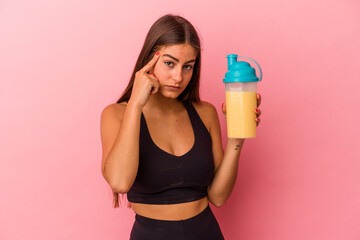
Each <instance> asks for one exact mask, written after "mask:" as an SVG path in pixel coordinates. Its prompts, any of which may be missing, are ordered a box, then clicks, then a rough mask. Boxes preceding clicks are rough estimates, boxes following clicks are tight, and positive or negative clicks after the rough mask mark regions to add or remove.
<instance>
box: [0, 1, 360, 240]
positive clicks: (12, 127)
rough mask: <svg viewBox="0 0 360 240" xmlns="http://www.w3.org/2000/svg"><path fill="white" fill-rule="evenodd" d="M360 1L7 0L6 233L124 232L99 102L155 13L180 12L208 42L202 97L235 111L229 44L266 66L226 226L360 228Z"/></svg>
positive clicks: (328, 235)
mask: <svg viewBox="0 0 360 240" xmlns="http://www.w3.org/2000/svg"><path fill="white" fill-rule="evenodd" d="M359 10H360V2H359V1H358V0H345V1H335V0H327V1H322V0H321V1H313V0H311V1H310V0H302V1H300V0H299V1H287V0H272V1H266V0H255V1H244V0H241V1H239V0H232V1H205V0H204V1H194V0H182V1H165V0H164V1H145V0H144V1H129V2H128V1H123V2H121V1H114V0H113V1H111V0H107V1H100V0H99V1H95V0H91V1H90V0H81V1H73V0H71V1H70V0H67V1H64V0H52V1H48V0H36V1H21V0H17V1H16V0H3V1H0V79H1V85H0V106H1V118H0V130H1V137H0V146H1V151H0V157H1V161H0V239H4V240H13V239H16V240H18V239H37V240H45V239H46V240H47V239H53V240H60V239H61V240H62V239H84V240H85V239H86V240H92V239H94V240H95V239H107V240H111V239H114V240H115V239H128V236H129V233H130V230H131V226H132V223H133V221H134V214H133V212H132V211H131V210H129V209H126V208H120V209H113V208H112V195H111V191H110V189H109V187H108V185H107V183H106V182H105V180H104V179H103V177H102V176H101V172H100V164H101V154H102V149H101V142H100V127H99V124H100V114H101V111H102V109H103V108H104V107H105V106H107V105H108V104H110V103H113V102H115V101H116V100H117V99H118V97H119V96H120V94H121V93H122V91H123V90H124V87H125V86H126V84H127V82H128V79H129V77H130V74H131V71H132V69H133V66H134V64H135V60H136V58H137V55H138V54H139V52H140V48H141V46H142V43H143V41H144V37H145V35H146V33H147V31H148V29H149V27H150V26H151V24H152V23H153V22H154V21H155V20H156V19H157V18H159V17H160V16H162V15H163V14H166V13H174V14H180V15H182V16H184V17H186V18H187V19H188V20H190V21H191V22H192V23H193V24H194V25H195V26H196V28H197V29H198V31H199V34H200V36H201V39H202V43H203V52H202V53H203V69H202V83H201V84H202V85H201V96H202V99H203V100H205V101H208V102H211V103H212V104H214V105H215V106H216V107H217V109H218V111H219V117H220V120H221V126H222V134H223V140H224V142H223V143H224V145H225V143H226V141H225V140H226V124H225V120H224V118H223V116H222V115H221V112H220V107H221V104H222V103H223V102H224V99H225V95H224V85H223V83H222V78H223V76H224V74H225V71H226V58H225V57H226V55H227V54H230V53H237V54H239V55H243V56H247V57H251V58H254V59H255V60H257V61H258V62H259V63H260V65H261V66H262V69H263V72H264V78H263V82H261V83H260V84H259V85H258V86H259V90H258V92H259V93H260V94H261V95H262V97H263V101H262V104H261V106H260V109H261V111H262V115H261V123H260V125H259V127H258V129H257V138H256V139H250V140H246V141H245V145H244V148H243V150H242V153H241V157H240V164H239V173H238V179H237V183H236V185H235V188H234V191H233V194H232V195H231V197H230V199H229V200H228V202H227V203H226V204H225V205H224V206H223V207H222V208H215V207H213V206H212V209H213V210H214V212H215V215H216V217H217V219H218V220H219V223H220V226H221V228H222V230H223V233H224V235H225V237H226V238H227V239H231V240H232V239H246V240H289V239H291V240H305V239H316V240H318V239H321V240H322V239H326V240H339V239H341V240H358V239H360V231H359V223H360V162H359V156H360V154H359V149H360V144H359V142H360V141H359V139H358V137H359V133H360V129H359V126H358V125H357V124H358V122H359V120H360V118H359V106H358V104H357V103H358V102H359V101H360V97H359V96H360V95H359V89H360V83H359V82H360V80H359V75H358V73H359V67H360V66H359V54H360V51H359V49H360V46H359V43H360V17H359V16H360V15H359Z"/></svg>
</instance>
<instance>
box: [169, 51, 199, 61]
mask: <svg viewBox="0 0 360 240" xmlns="http://www.w3.org/2000/svg"><path fill="white" fill-rule="evenodd" d="M163 56H166V57H169V58H172V59H174V61H176V62H180V61H179V59H177V58H176V57H173V56H171V55H170V54H166V53H165V54H163ZM191 62H195V59H193V60H190V61H187V62H185V63H191Z"/></svg>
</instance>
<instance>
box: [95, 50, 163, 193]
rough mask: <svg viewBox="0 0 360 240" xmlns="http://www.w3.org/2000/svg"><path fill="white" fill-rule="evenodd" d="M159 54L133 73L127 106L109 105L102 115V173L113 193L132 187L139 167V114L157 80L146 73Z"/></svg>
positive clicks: (153, 92)
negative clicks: (133, 77)
mask: <svg viewBox="0 0 360 240" xmlns="http://www.w3.org/2000/svg"><path fill="white" fill-rule="evenodd" d="M159 56H160V55H159V52H157V53H156V54H155V55H154V57H153V58H152V59H151V60H150V61H149V62H148V63H147V64H146V65H145V66H144V67H143V68H142V69H140V70H139V71H137V72H136V74H135V79H134V83H133V87H132V92H131V96H130V99H129V101H128V104H127V106H126V107H125V106H120V107H122V109H119V105H120V104H112V105H109V106H108V107H106V108H105V109H104V110H103V112H102V114H101V126H100V128H101V141H102V145H103V158H102V164H101V165H102V166H101V170H102V173H103V176H104V178H105V180H106V181H107V182H108V183H109V184H110V186H111V188H112V189H113V190H114V192H120V193H126V192H128V191H129V189H130V188H131V186H132V185H133V183H134V181H135V178H136V175H137V171H138V167H139V138H140V119H141V112H142V109H143V107H144V105H145V104H146V102H147V101H148V99H149V97H150V95H151V94H155V93H156V92H157V91H158V89H159V81H158V79H157V78H156V77H155V76H154V75H153V74H148V72H149V71H151V69H152V67H153V66H154V65H155V63H156V62H157V61H158V59H159Z"/></svg>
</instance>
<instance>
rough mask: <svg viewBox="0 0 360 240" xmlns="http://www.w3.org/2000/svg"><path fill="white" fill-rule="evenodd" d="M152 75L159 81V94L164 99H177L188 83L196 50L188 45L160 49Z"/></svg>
mask: <svg viewBox="0 0 360 240" xmlns="http://www.w3.org/2000/svg"><path fill="white" fill-rule="evenodd" d="M159 52H160V58H159V60H158V61H157V62H156V64H155V66H154V68H153V71H152V73H154V74H155V77H156V78H157V79H158V80H159V84H160V88H159V92H158V93H160V94H162V95H163V96H164V97H169V98H177V97H178V96H179V95H180V94H181V93H182V92H183V91H184V89H185V88H186V86H187V85H188V83H189V82H190V79H191V76H192V73H193V68H194V64H195V61H196V50H195V49H194V48H193V47H192V46H191V45H189V44H187V43H185V44H176V45H170V46H165V47H162V48H161V49H160V50H159Z"/></svg>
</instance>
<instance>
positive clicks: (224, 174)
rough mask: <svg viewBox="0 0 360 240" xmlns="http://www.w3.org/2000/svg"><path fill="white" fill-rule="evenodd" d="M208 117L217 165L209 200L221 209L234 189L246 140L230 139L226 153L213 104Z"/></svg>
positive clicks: (215, 163) (210, 187)
mask: <svg viewBox="0 0 360 240" xmlns="http://www.w3.org/2000/svg"><path fill="white" fill-rule="evenodd" d="M206 115H207V119H209V122H210V135H211V139H212V150H213V157H214V165H215V175H214V178H213V181H212V183H211V184H210V185H209V187H208V198H209V201H210V202H211V203H212V204H213V205H214V206H216V207H221V206H222V205H223V204H224V203H225V202H226V200H227V199H228V197H229V196H230V194H231V192H232V190H233V188H234V185H235V181H236V176H237V171H238V162H239V156H240V152H241V148H242V146H243V144H244V139H228V142H227V145H226V149H225V153H224V150H223V147H222V139H221V128H220V123H219V118H218V114H217V111H216V109H215V107H214V106H212V105H211V104H209V107H208V111H206Z"/></svg>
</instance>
